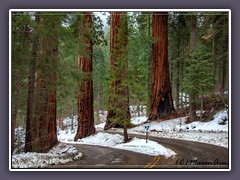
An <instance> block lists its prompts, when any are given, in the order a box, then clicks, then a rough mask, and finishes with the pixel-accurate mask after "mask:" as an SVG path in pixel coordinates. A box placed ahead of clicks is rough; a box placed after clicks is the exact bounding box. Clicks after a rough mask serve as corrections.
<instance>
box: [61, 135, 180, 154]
mask: <svg viewBox="0 0 240 180" xmlns="http://www.w3.org/2000/svg"><path fill="white" fill-rule="evenodd" d="M58 139H59V141H61V142H64V143H71V144H88V145H97V146H104V147H110V148H116V149H123V150H128V151H133V152H138V153H142V154H147V155H151V156H158V155H162V156H165V157H166V158H168V157H171V156H174V155H176V153H175V152H174V151H172V150H171V149H168V148H165V147H164V146H162V145H160V144H158V143H157V142H154V141H148V143H146V140H145V139H138V138H133V139H132V140H131V141H130V142H127V143H123V139H124V138H123V136H121V135H119V134H109V133H102V132H99V133H96V134H94V135H92V136H89V137H86V138H83V139H79V140H78V141H77V142H74V141H73V139H74V134H72V135H71V134H66V133H65V132H63V133H60V134H59V136H58Z"/></svg>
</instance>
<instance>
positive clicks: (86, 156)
mask: <svg viewBox="0 0 240 180" xmlns="http://www.w3.org/2000/svg"><path fill="white" fill-rule="evenodd" d="M129 137H138V138H143V139H144V138H145V136H144V135H136V134H134V135H133V134H129ZM149 139H150V140H152V141H156V142H158V143H159V144H161V145H163V146H165V147H167V148H170V149H171V150H173V151H175V152H176V153H177V155H176V156H174V157H170V158H165V157H163V156H149V155H145V154H139V153H135V152H131V151H125V150H120V149H112V148H107V147H100V146H91V145H76V144H73V145H74V146H75V147H77V148H78V149H79V151H80V152H82V153H83V157H82V158H81V159H80V160H76V161H72V162H69V163H67V164H64V165H52V166H49V167H48V168H71V169H74V168H79V169H83V168H84V169H85V168H87V169H92V168H107V169H116V168H117V169H122V168H123V169H130V168H134V169H138V168H157V169H162V168H164V169H172V168H173V169H185V168H188V169H196V168H200V169H202V168H207V169H209V168H214V169H219V168H220V169H228V168H229V166H228V163H229V161H228V155H229V150H228V149H227V148H224V147H219V146H214V145H210V144H204V143H198V142H191V141H184V140H177V139H167V138H160V137H152V136H149Z"/></svg>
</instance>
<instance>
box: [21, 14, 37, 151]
mask: <svg viewBox="0 0 240 180" xmlns="http://www.w3.org/2000/svg"><path fill="white" fill-rule="evenodd" d="M35 22H36V24H37V26H36V29H37V28H38V26H39V23H40V17H39V15H37V16H36V19H35ZM38 38H39V37H38V32H37V30H36V31H35V34H34V38H33V46H32V56H31V66H30V71H29V82H28V98H27V121H26V136H25V151H26V152H29V151H33V148H32V142H33V139H34V134H33V128H34V124H33V112H34V110H33V108H34V107H33V105H34V90H35V73H36V61H37V52H38V48H39V46H38V43H39V40H38ZM35 136H36V135H35Z"/></svg>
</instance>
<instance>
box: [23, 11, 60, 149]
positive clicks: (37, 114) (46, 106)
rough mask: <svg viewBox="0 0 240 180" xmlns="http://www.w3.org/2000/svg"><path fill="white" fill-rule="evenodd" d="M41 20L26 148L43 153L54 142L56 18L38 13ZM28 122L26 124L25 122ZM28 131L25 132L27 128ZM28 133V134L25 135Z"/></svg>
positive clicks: (55, 125)
mask: <svg viewBox="0 0 240 180" xmlns="http://www.w3.org/2000/svg"><path fill="white" fill-rule="evenodd" d="M41 23H42V26H43V27H46V29H47V30H45V34H44V35H42V36H40V39H39V51H38V58H39V59H38V63H37V67H38V68H37V79H36V91H35V95H34V96H35V97H34V99H35V103H34V107H33V103H32V107H31V109H32V113H33V108H34V114H32V119H31V121H30V123H29V133H30V136H31V141H30V145H31V149H26V150H27V151H34V152H47V151H48V150H49V149H51V148H52V147H53V146H54V145H55V144H56V143H57V128H56V127H57V122H56V81H57V79H56V73H57V71H56V68H57V67H56V66H57V57H58V35H57V33H54V32H52V31H54V30H57V28H58V25H60V21H59V19H58V17H56V16H49V17H46V15H44V16H41ZM27 125H28V124H27ZM27 133H28V131H27ZM27 135H28V134H27Z"/></svg>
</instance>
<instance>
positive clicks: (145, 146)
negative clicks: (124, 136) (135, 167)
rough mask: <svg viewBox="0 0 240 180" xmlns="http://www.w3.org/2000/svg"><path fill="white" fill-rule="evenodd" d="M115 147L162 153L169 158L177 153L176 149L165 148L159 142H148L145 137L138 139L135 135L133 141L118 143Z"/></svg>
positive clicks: (154, 153)
mask: <svg viewBox="0 0 240 180" xmlns="http://www.w3.org/2000/svg"><path fill="white" fill-rule="evenodd" d="M115 148H118V149H124V150H129V151H134V152H138V153H142V154H148V155H152V156H158V155H162V156H165V157H167V158H168V157H171V156H174V155H176V153H175V152H174V151H172V150H171V149H168V148H165V147H164V146H162V145H160V144H158V143H157V142H154V141H148V142H147V143H146V140H145V139H138V138H136V137H134V138H133V139H132V141H130V142H128V143H125V144H123V143H122V144H117V145H116V146H115Z"/></svg>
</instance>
